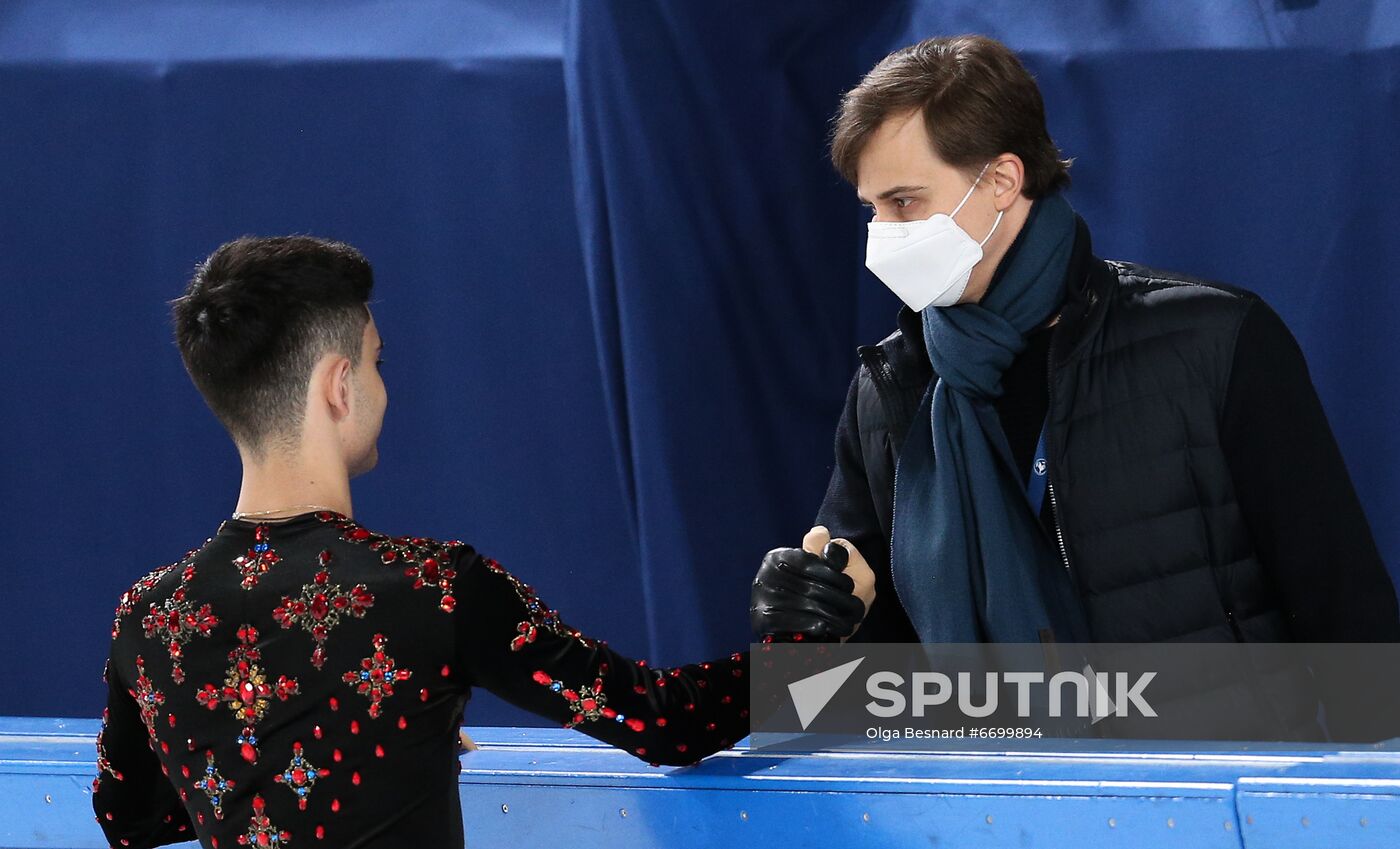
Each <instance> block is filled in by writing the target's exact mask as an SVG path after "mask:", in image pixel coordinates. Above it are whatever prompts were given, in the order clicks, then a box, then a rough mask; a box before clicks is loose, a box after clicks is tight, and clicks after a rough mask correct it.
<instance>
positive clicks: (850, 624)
mask: <svg viewBox="0 0 1400 849" xmlns="http://www.w3.org/2000/svg"><path fill="white" fill-rule="evenodd" d="M846 562H847V551H846V549H845V547H844V546H842V545H838V544H837V543H834V542H833V543H828V544H827V546H826V548H825V549H823V550H822V554H821V556H818V555H816V554H811V553H810V552H806V551H803V550H802V549H800V548H775V549H773V550H772V551H770V552H768V553H767V554H766V555H764V557H763V565H762V566H759V567H758V574H757V575H755V576H754V579H753V590H752V593H751V594H750V597H749V626H750V627H751V628H752V629H753V632H754V633H755V634H756V635H758V636H759V637H760V638H763V637H774V638H777V639H792V638H793V637H797V638H798V639H801V640H814V641H817V642H831V641H835V640H838V639H840V638H842V637H849V636H850V635H851V634H852V633H854V632H855V629H856V626H857V625H859V624H860V623H861V620H862V619H864V618H865V603H864V602H862V601H861V600H860V599H859V598H857V597H856V596H854V595H852V594H851V593H852V592H853V591H854V590H855V586H856V585H855V582H854V581H852V580H851V578H850V576H849V575H846V574H844V573H843V572H842V571H841V570H842V569H844V568H846ZM798 635H800V636H798Z"/></svg>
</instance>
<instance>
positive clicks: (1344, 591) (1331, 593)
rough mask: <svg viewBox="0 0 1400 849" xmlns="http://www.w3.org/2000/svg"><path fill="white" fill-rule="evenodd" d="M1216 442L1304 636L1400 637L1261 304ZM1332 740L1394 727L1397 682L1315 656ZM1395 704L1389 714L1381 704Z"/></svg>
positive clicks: (1377, 569)
mask: <svg viewBox="0 0 1400 849" xmlns="http://www.w3.org/2000/svg"><path fill="white" fill-rule="evenodd" d="M1221 446H1222V448H1223V449H1224V452H1225V458H1226V462H1227V464H1228V465H1229V468H1230V473H1231V476H1232V478H1233V480H1234V485H1235V494H1236V497H1237V498H1238V499H1239V505H1240V509H1241V511H1242V512H1243V514H1244V520H1245V524H1246V526H1247V527H1248V528H1249V532H1250V536H1251V538H1252V541H1253V543H1254V548H1255V551H1256V553H1257V554H1258V557H1259V560H1260V563H1261V564H1262V565H1263V567H1264V568H1265V570H1267V572H1268V574H1269V575H1270V577H1271V578H1272V579H1273V586H1274V587H1275V589H1276V590H1277V592H1278V593H1279V596H1280V602H1281V605H1282V607H1283V609H1284V611H1285V612H1286V614H1287V617H1288V624H1289V626H1290V629H1291V631H1292V636H1293V639H1294V640H1296V641H1298V642H1302V643H1337V642H1352V643H1376V642H1387V643H1389V642H1400V613H1397V606H1396V596H1395V587H1394V585H1393V583H1392V581H1391V578H1390V576H1389V574H1388V573H1387V572H1386V568H1385V564H1384V563H1383V562H1382V561H1381V556H1380V553H1379V551H1378V550H1377V548H1376V543H1375V539H1374V538H1373V537H1372V535H1371V528H1370V525H1369V524H1368V523H1367V521H1366V514H1365V512H1364V511H1363V510H1362V507H1361V502H1360V500H1359V499H1358V498H1357V496H1356V491H1355V490H1354V489H1353V488H1352V484H1351V478H1350V477H1349V475H1348V474H1347V469H1346V464H1345V462H1344V461H1343V459H1342V454H1341V451H1340V450H1339V449H1338V447H1337V442H1336V439H1335V438H1333V436H1332V430H1331V428H1330V427H1329V426H1328V423H1327V416H1326V414H1325V413H1324V412H1323V409H1322V403H1321V401H1320V400H1319V399H1318V397H1317V392H1316V390H1315V389H1314V388H1313V384H1312V380H1311V378H1310V377H1309V375H1308V367H1307V363H1306V362H1305V361H1304V359H1303V353H1302V351H1301V350H1300V349H1299V347H1298V343H1297V342H1296V341H1295V340H1294V338H1293V335H1292V334H1291V333H1289V331H1288V328H1287V327H1286V326H1285V325H1284V323H1283V320H1282V319H1280V318H1279V316H1278V315H1277V314H1276V313H1275V312H1274V311H1273V310H1272V309H1270V308H1269V307H1268V305H1266V304H1264V303H1263V302H1257V303H1255V304H1254V306H1253V307H1251V309H1250V312H1249V314H1248V315H1247V316H1246V317H1245V320H1244V322H1243V323H1242V325H1241V327H1240V333H1239V337H1238V341H1237V344H1236V349H1235V357H1234V364H1233V370H1232V372H1231V376H1230V382H1229V387H1228V390H1227V395H1226V400H1225V406H1224V409H1223V412H1222V421H1221ZM1313 674H1314V676H1315V677H1316V678H1317V680H1318V683H1319V685H1320V688H1319V689H1320V691H1321V694H1322V702H1323V706H1324V708H1325V712H1326V722H1327V726H1328V730H1329V732H1331V734H1332V736H1333V738H1334V739H1337V740H1376V739H1380V738H1384V737H1389V736H1391V735H1392V733H1393V731H1394V728H1393V727H1392V726H1393V725H1394V723H1393V722H1386V721H1380V722H1378V721H1377V720H1378V719H1379V718H1380V717H1381V715H1382V714H1383V713H1391V714H1392V715H1400V684H1397V682H1396V681H1395V680H1393V679H1394V676H1393V675H1389V674H1380V675H1377V676H1375V679H1374V680H1373V681H1371V682H1370V684H1369V685H1368V686H1367V687H1366V690H1365V692H1364V694H1363V693H1361V692H1360V691H1358V688H1357V686H1356V682H1355V681H1348V680H1333V679H1334V677H1337V676H1345V674H1346V673H1345V672H1343V671H1340V670H1338V669H1336V667H1335V665H1334V664H1331V663H1327V662H1322V663H1317V664H1314V668H1313ZM1381 704H1389V705H1391V706H1392V708H1391V709H1390V710H1389V711H1387V710H1386V709H1385V708H1380V710H1379V711H1378V706H1379V705H1381Z"/></svg>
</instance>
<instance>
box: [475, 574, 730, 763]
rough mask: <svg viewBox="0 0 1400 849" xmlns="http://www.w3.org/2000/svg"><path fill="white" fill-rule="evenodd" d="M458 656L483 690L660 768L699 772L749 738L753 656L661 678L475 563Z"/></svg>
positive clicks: (514, 581)
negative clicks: (709, 758) (699, 765)
mask: <svg viewBox="0 0 1400 849" xmlns="http://www.w3.org/2000/svg"><path fill="white" fill-rule="evenodd" d="M473 557H474V559H473V560H472V561H471V562H470V563H468V564H465V565H464V566H463V567H462V568H461V570H459V571H460V572H461V573H462V574H461V577H460V578H459V582H460V583H461V585H462V588H461V590H460V591H459V598H461V599H462V603H461V604H459V606H458V608H457V613H456V616H457V639H458V657H459V662H460V663H461V664H462V667H463V668H464V669H465V670H466V672H467V676H468V679H469V682H470V683H471V684H472V685H473V686H480V687H484V688H486V689H487V690H490V691H491V692H493V693H495V694H496V695H498V696H500V697H501V698H503V699H505V700H506V701H508V702H510V703H511V704H514V705H516V706H517V707H520V708H523V709H525V710H528V711H531V712H532V713H535V714H538V715H540V716H543V717H547V718H549V719H552V720H555V721H557V722H559V723H561V724H563V725H564V726H565V727H567V728H573V729H576V730H578V731H580V732H582V733H584V734H587V735H588V736H590V737H593V738H595V739H598V740H601V741H602V742H604V743H608V744H609V745H612V746H616V747H618V748H620V749H622V750H624V751H627V752H630V753H632V754H633V755H635V756H636V757H638V758H640V759H642V760H644V761H647V762H649V763H654V764H676V765H685V764H691V763H694V762H695V761H698V760H699V759H701V758H703V757H705V756H706V755H709V754H712V753H714V752H716V751H719V750H721V749H725V748H728V747H729V746H732V745H733V744H734V743H735V742H737V741H738V740H739V739H740V738H742V737H744V736H746V735H747V734H748V733H749V682H748V678H747V675H748V668H749V656H748V653H747V652H743V653H736V654H733V655H730V656H729V657H726V658H722V659H719V660H715V661H713V662H708V663H697V664H690V665H687V666H682V667H678V668H674V669H652V668H650V667H649V666H647V665H646V663H645V662H644V661H639V660H631V659H629V658H626V657H623V656H622V655H620V654H618V653H617V652H615V651H613V650H612V649H611V648H609V647H608V645H607V644H606V643H605V642H602V641H600V640H594V639H591V638H589V637H586V636H584V635H583V634H580V633H579V632H578V631H576V630H574V629H572V628H570V627H569V626H568V625H566V624H564V622H563V620H562V619H561V618H560V616H559V614H558V613H557V612H556V611H554V610H551V609H550V608H549V607H548V606H547V605H545V603H544V602H543V601H541V600H540V599H539V598H538V597H537V596H536V595H535V593H534V591H533V590H532V589H531V588H530V587H529V586H528V585H527V584H525V583H524V582H522V581H520V580H519V579H518V578H516V577H515V576H513V575H511V574H509V573H508V572H506V571H505V570H504V569H503V568H502V567H501V566H500V564H498V563H496V562H495V561H493V560H488V559H484V558H481V557H478V556H475V555H473Z"/></svg>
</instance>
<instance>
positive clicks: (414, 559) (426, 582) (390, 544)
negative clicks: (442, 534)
mask: <svg viewBox="0 0 1400 849" xmlns="http://www.w3.org/2000/svg"><path fill="white" fill-rule="evenodd" d="M317 517H318V518H319V519H320V520H321V521H323V522H328V523H331V524H334V525H335V526H336V527H337V528H339V529H340V537H341V539H344V540H346V541H348V542H353V543H359V544H361V545H366V546H369V548H370V550H371V551H374V552H375V553H377V554H378V555H379V560H380V562H382V563H383V564H384V565H386V566H402V567H403V573H404V576H405V577H408V578H412V579H413V588H414V589H415V590H417V589H422V588H424V587H436V588H437V589H438V591H439V592H440V593H441V594H442V595H441V598H440V599H439V601H438V609H439V610H442V611H443V612H445V613H451V612H452V611H453V609H454V608H455V607H456V606H457V599H456V598H455V597H454V596H453V595H452V582H453V580H455V579H456V577H457V570H456V569H455V568H454V567H453V566H452V565H451V564H452V561H453V559H454V558H455V557H456V555H457V553H458V552H459V551H460V550H461V549H462V548H464V547H465V546H464V545H463V544H462V543H461V542H459V541H458V540H449V541H447V542H440V541H438V540H434V539H428V538H426V537H390V536H386V535H385V534H379V533H375V532H374V531H371V530H368V529H367V528H364V527H361V526H360V525H358V524H356V523H355V522H354V521H352V520H350V519H346V518H345V517H343V516H340V515H338V514H335V513H318V514H317Z"/></svg>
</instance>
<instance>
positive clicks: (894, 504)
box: [890, 456, 909, 616]
mask: <svg viewBox="0 0 1400 849" xmlns="http://www.w3.org/2000/svg"><path fill="white" fill-rule="evenodd" d="M898 520H899V457H897V456H896V457H895V459H894V493H893V494H892V495H891V496H890V586H892V587H894V597H895V600H896V601H898V602H899V609H900V610H903V611H906V613H905V614H904V615H905V616H908V615H909V614H908V612H907V611H908V610H909V608H908V607H905V606H904V597H903V596H901V595H900V594H899V579H898V578H896V577H895V574H894V523H895V522H896V521H898Z"/></svg>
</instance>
